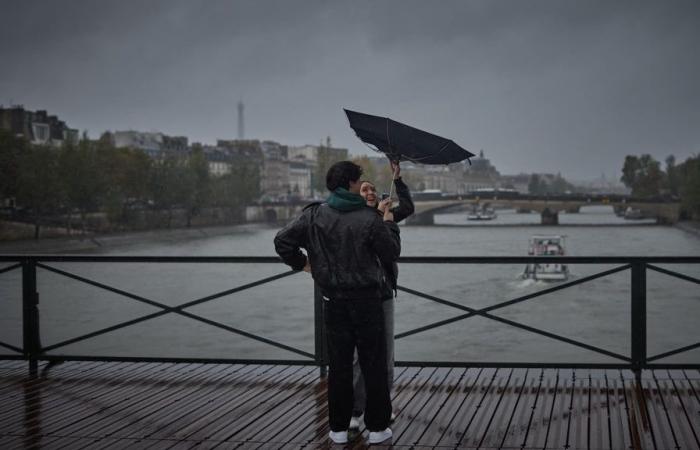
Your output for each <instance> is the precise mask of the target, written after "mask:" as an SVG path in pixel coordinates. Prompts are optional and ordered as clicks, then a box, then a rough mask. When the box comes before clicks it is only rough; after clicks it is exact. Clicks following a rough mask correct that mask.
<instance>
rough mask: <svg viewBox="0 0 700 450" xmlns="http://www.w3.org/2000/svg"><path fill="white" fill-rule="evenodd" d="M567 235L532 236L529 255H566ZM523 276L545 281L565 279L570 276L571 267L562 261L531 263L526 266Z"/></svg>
mask: <svg viewBox="0 0 700 450" xmlns="http://www.w3.org/2000/svg"><path fill="white" fill-rule="evenodd" d="M564 238H565V236H561V235H536V236H532V237H531V238H530V247H529V249H528V252H527V253H528V255H531V256H564V255H565V254H566V250H565V245H564ZM523 278H532V279H534V280H543V281H564V280H566V279H568V278H569V268H568V266H567V265H566V264H560V263H554V262H553V263H551V264H550V263H536V264H535V263H531V264H528V265H526V266H525V271H524V272H523Z"/></svg>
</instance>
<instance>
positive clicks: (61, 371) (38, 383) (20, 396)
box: [0, 363, 103, 426]
mask: <svg viewBox="0 0 700 450" xmlns="http://www.w3.org/2000/svg"><path fill="white" fill-rule="evenodd" d="M70 366H71V365H70V364H61V365H58V366H54V367H52V368H51V371H50V372H49V374H48V376H41V377H39V378H35V379H29V380H28V381H27V382H26V383H24V384H23V385H22V386H21V388H22V389H21V390H17V391H15V392H14V393H13V394H12V395H9V396H8V398H7V401H6V402H3V404H2V405H0V408H2V409H0V423H2V421H3V420H4V419H5V418H6V417H7V415H8V414H9V415H13V414H14V411H15V409H16V408H18V407H20V406H21V405H23V404H24V402H25V398H26V397H27V396H30V395H31V396H35V395H36V394H35V393H36V392H39V393H41V389H42V388H43V387H45V386H47V385H49V384H54V383H56V382H61V381H62V378H61V377H63V376H65V375H66V374H68V373H70V374H72V373H74V371H75V370H77V371H78V373H79V374H83V375H84V374H85V372H90V371H96V370H103V368H101V367H100V365H99V364H94V363H93V364H87V363H82V364H77V365H75V366H74V367H70ZM0 426H1V425H0Z"/></svg>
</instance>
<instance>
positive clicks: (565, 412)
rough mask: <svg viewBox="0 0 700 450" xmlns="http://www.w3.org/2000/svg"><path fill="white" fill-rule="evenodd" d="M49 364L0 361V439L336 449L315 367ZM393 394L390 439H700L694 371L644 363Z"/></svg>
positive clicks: (662, 443) (404, 383)
mask: <svg viewBox="0 0 700 450" xmlns="http://www.w3.org/2000/svg"><path fill="white" fill-rule="evenodd" d="M40 369H45V366H42V367H40ZM40 373H41V376H39V377H38V378H36V379H29V378H28V377H27V363H26V362H21V361H0V448H2V449H13V448H51V449H53V448H66V449H71V450H73V449H79V448H100V449H104V448H109V449H116V448H129V449H132V448H158V449H160V448H163V449H165V448H177V449H184V448H194V447H196V448H222V449H230V448H245V449H248V448H266V449H267V448H285V449H297V448H325V447H329V445H328V441H327V438H326V436H327V433H328V426H327V418H326V385H325V381H324V380H323V379H320V378H319V371H318V369H317V368H315V367H310V366H277V365H205V364H172V363H122V362H66V363H63V364H60V365H57V366H54V367H51V368H50V369H48V370H41V371H40ZM393 403H394V410H395V412H396V413H397V415H398V418H397V421H396V423H395V424H394V425H393V430H394V438H393V441H392V444H393V448H406V449H408V448H415V449H423V448H483V449H492V448H509V449H512V448H518V449H522V448H526V449H530V448H532V449H534V448H540V449H541V448H560V449H561V448H577V449H579V448H580V449H584V448H585V449H622V448H644V449H647V448H648V449H671V448H688V449H696V448H700V440H699V435H700V373H699V372H698V371H697V370H685V371H681V370H678V371H667V370H656V371H653V372H652V371H649V372H645V373H644V377H643V380H642V385H641V389H638V388H637V387H636V386H635V381H634V376H633V375H632V374H631V373H630V372H627V371H617V370H578V369H577V370H575V371H574V370H563V369H485V368H484V369H482V368H469V369H463V368H434V367H429V368H417V367H402V368H397V381H396V384H395V389H394V400H393ZM366 435H367V432H366V431H363V434H362V436H359V437H358V438H357V439H356V440H355V441H354V442H353V443H352V445H350V446H349V447H350V448H364V447H365V438H366ZM336 447H338V448H340V446H336ZM377 448H389V447H388V446H383V447H381V446H380V447H377Z"/></svg>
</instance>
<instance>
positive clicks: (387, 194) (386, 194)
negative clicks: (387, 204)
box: [382, 192, 389, 200]
mask: <svg viewBox="0 0 700 450" xmlns="http://www.w3.org/2000/svg"><path fill="white" fill-rule="evenodd" d="M387 198H389V193H388V192H382V200H386V199H387Z"/></svg>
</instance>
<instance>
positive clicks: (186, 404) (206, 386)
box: [99, 364, 259, 440]
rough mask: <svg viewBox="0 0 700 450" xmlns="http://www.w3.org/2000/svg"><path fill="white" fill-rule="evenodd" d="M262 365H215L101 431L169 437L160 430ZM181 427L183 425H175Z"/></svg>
mask: <svg viewBox="0 0 700 450" xmlns="http://www.w3.org/2000/svg"><path fill="white" fill-rule="evenodd" d="M258 367H259V366H240V365H238V366H233V367H231V366H227V365H224V364H222V365H214V366H211V368H210V370H208V371H207V372H206V373H205V374H204V375H203V378H202V379H201V380H192V383H189V384H186V385H181V384H180V385H177V387H174V388H172V389H169V392H168V395H167V397H163V398H162V400H161V401H154V400H151V401H149V402H148V403H149V404H146V405H144V404H142V403H141V404H136V405H134V407H133V410H134V411H133V413H132V414H123V415H121V417H120V418H119V420H116V421H112V422H111V423H108V424H107V425H105V426H103V427H102V428H101V429H99V434H100V435H101V436H104V437H128V438H131V439H135V440H140V439H145V438H149V439H165V438H169V437H170V435H169V433H167V432H163V433H159V434H158V435H156V431H157V430H159V429H163V428H166V427H168V426H170V425H171V424H172V422H174V421H176V420H177V419H178V418H180V417H183V416H184V417H186V418H191V417H192V416H195V415H196V413H197V410H198V407H199V406H201V405H202V403H205V402H207V401H210V399H211V395H214V394H211V392H212V391H216V390H217V389H220V388H222V387H223V386H222V385H221V384H220V383H225V382H227V381H228V382H235V380H236V377H241V378H242V379H245V377H246V376H249V374H250V373H251V372H255V371H256V370H257V368H258ZM151 416H154V417H157V418H158V420H148V418H149V417H151ZM171 429H175V430H177V429H180V427H176V428H171Z"/></svg>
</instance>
